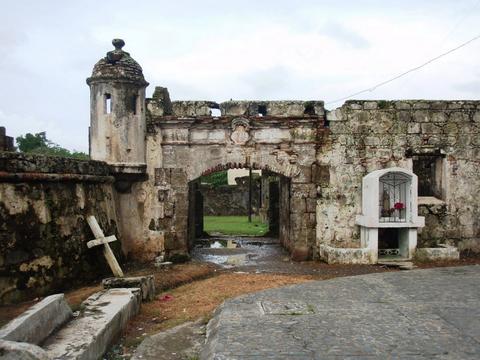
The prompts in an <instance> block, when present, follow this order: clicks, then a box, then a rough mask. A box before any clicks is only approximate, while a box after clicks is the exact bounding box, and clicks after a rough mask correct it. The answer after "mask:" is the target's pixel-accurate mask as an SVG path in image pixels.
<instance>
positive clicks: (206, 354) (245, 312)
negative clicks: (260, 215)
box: [201, 266, 480, 360]
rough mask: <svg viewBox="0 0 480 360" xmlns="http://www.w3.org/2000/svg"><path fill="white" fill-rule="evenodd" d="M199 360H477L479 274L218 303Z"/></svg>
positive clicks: (397, 278) (378, 281)
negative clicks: (220, 304) (219, 304)
mask: <svg viewBox="0 0 480 360" xmlns="http://www.w3.org/2000/svg"><path fill="white" fill-rule="evenodd" d="M201 359H209V360H211V359H217V360H226V359H242V360H247V359H248V360H253V359H256V360H258V359H262V360H268V359H275V360H282V359H285V360H287V359H289V360H295V359H480V266H466V267H453V268H437V269H428V270H414V271H406V272H395V273H382V274H370V275H362V276H355V277H345V278H337V279H332V280H327V281H319V282H317V281H315V282H310V283H306V284H302V285H295V286H289V287H284V288H279V289H274V290H268V291H263V292H259V293H255V294H251V295H247V296H243V297H239V298H236V299H232V300H229V301H227V302H225V303H224V304H223V305H222V306H221V307H219V308H218V309H217V311H216V313H215V316H214V318H213V319H212V321H210V323H209V325H208V331H207V343H206V346H205V347H204V349H203V351H202V353H201Z"/></svg>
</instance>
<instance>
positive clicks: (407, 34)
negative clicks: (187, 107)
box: [0, 0, 480, 151]
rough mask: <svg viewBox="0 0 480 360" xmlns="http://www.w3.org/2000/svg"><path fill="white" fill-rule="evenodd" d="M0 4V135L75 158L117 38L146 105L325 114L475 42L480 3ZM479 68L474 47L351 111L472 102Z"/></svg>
mask: <svg viewBox="0 0 480 360" xmlns="http://www.w3.org/2000/svg"><path fill="white" fill-rule="evenodd" d="M1 1H2V6H1V9H2V10H1V13H0V84H1V85H0V126H6V128H7V134H9V135H11V136H19V135H21V134H25V133H27V132H40V131H46V132H47V137H48V138H49V139H51V140H53V141H54V142H56V143H58V144H60V145H61V146H64V147H67V148H69V149H77V150H82V151H87V149H88V126H89V121H90V120H89V88H88V86H87V85H86V83H85V79H86V78H87V77H88V76H89V75H90V73H91V70H92V67H93V65H94V64H95V62H96V61H97V60H99V59H100V58H101V57H103V56H105V53H106V52H107V51H110V50H111V49H112V45H111V40H112V39H113V38H116V37H118V38H123V39H124V40H125V42H126V46H125V47H124V50H126V51H128V52H130V54H131V55H132V57H133V58H134V59H135V60H137V61H138V62H139V63H140V65H141V66H142V67H143V71H144V75H145V78H146V79H147V81H149V82H150V86H149V87H148V88H147V96H150V95H151V94H152V93H153V90H154V87H155V86H166V87H168V89H169V91H170V96H171V98H172V100H182V99H189V100H213V101H218V102H221V101H225V100H229V99H237V100H246V99H265V100H268V99H270V100H282V99H304V100H324V101H326V102H328V101H330V100H334V99H337V98H340V97H343V96H347V95H349V94H351V93H355V92H357V91H359V90H363V89H365V88H370V87H371V86H373V85H374V84H376V83H378V82H381V81H383V80H386V79H388V78H390V77H392V76H395V75H397V74H399V73H401V72H403V71H405V70H408V69H409V68H411V67H414V66H417V65H419V64H421V63H423V62H425V61H427V60H429V59H430V58H433V57H435V56H437V55H439V54H441V53H442V52H445V51H447V50H449V49H450V48H454V47H456V46H457V45H459V44H461V43H463V42H465V41H467V40H469V39H471V38H473V37H475V36H476V35H480V5H479V3H480V0H449V1H447V0H431V1H430V0H425V1H420V0H415V1H411V0H402V1H385V0H383V1H380V0H378V1H375V0H370V1H366V0H365V1H361V0H351V1H342V0H334V1H322V0H317V1H313V0H297V1H292V0H287V1H284V0H266V1H261V0H256V1H249V0H242V1H226V0H219V1H214V0H202V1H193V0H191V1H182V0H176V1H172V0H168V1H163V0H152V1H143V0H137V1H132V0H129V1H122V0H116V1H110V0H103V1H87V0H82V1H65V0H62V1H53V0H41V1H39V0H30V1H22V0H15V1H7V0H1ZM479 60H480V40H478V41H476V42H473V43H471V44H470V45H469V46H466V47H464V48H462V49H460V50H458V51H456V52H454V53H452V54H450V55H448V56H446V57H444V58H442V59H440V60H439V61H436V62H434V63H432V64H430V65H429V66H427V67H425V68H424V69H421V70H420V71H418V72H415V73H413V74H410V75H408V76H406V77H404V78H402V79H400V80H397V81H395V82H393V83H391V84H388V85H386V86H384V87H380V88H378V89H376V90H375V91H372V92H369V93H367V94H362V95H361V96H358V97H357V98H362V99H367V98H372V99H415V98H423V99H479V98H480V96H479V95H480V66H479ZM341 104H342V102H338V103H334V104H327V105H326V106H327V108H330V109H331V108H335V107H337V106H340V105H341Z"/></svg>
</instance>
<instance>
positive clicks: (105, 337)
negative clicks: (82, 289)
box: [42, 288, 141, 360]
mask: <svg viewBox="0 0 480 360" xmlns="http://www.w3.org/2000/svg"><path fill="white" fill-rule="evenodd" d="M140 303H141V293H140V289H138V288H116V289H108V290H104V291H100V292H98V293H95V294H93V295H92V296H90V297H89V298H88V299H87V300H85V301H84V302H83V303H82V305H81V310H80V314H79V315H78V316H77V317H76V318H74V319H73V320H72V321H70V322H69V323H67V324H66V325H65V326H64V327H63V328H61V329H60V330H59V331H58V332H56V333H54V334H53V335H52V336H50V337H49V338H48V339H47V340H46V341H45V343H44V344H43V346H42V347H43V349H44V350H45V351H46V353H47V354H48V356H49V357H50V358H51V359H72V360H73V359H78V360H93V359H98V358H100V357H101V356H102V355H103V354H104V353H105V351H106V350H107V349H108V347H109V346H110V345H111V344H112V342H113V341H114V340H115V339H116V338H117V337H118V336H119V335H120V333H121V330H122V329H123V328H124V327H125V326H126V324H127V322H128V321H129V319H131V318H132V317H133V316H135V315H136V314H137V313H138V311H139V310H140Z"/></svg>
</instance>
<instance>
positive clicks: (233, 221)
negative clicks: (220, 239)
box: [203, 216, 268, 236]
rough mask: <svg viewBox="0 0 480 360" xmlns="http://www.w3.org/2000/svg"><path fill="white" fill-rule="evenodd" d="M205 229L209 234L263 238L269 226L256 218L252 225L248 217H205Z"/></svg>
mask: <svg viewBox="0 0 480 360" xmlns="http://www.w3.org/2000/svg"><path fill="white" fill-rule="evenodd" d="M203 229H204V230H205V231H206V232H207V233H209V234H212V233H221V234H224V235H250V236H252V235H253V236H263V235H265V233H266V232H267V231H268V224H265V223H263V222H261V221H260V218H258V217H256V216H254V217H253V219H252V222H251V223H249V222H248V216H204V217H203Z"/></svg>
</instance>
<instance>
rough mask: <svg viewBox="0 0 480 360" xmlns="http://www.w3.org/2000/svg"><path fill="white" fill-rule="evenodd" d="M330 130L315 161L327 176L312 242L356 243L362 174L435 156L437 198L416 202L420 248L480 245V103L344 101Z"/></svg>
mask: <svg viewBox="0 0 480 360" xmlns="http://www.w3.org/2000/svg"><path fill="white" fill-rule="evenodd" d="M327 120H328V121H329V133H328V135H326V136H325V138H324V140H323V141H322V142H321V145H320V148H319V151H318V153H317V162H318V165H319V169H321V171H322V173H323V174H324V177H326V178H328V181H323V182H322V183H321V184H320V185H321V186H320V188H319V189H320V191H319V192H320V195H319V199H318V205H317V244H318V245H319V244H322V243H324V244H329V245H331V246H334V247H341V248H351V247H353V248H358V247H359V246H360V234H359V228H358V226H356V225H355V215H356V214H360V213H361V201H362V198H361V190H362V189H361V184H362V178H363V176H365V175H366V174H367V173H369V172H371V171H373V170H377V169H382V168H387V167H393V166H399V167H404V168H407V169H410V170H412V154H413V155H415V154H416V155H418V154H436V155H438V156H439V158H441V162H442V166H443V169H442V171H443V184H442V186H443V195H442V198H441V199H433V198H420V199H419V216H425V222H426V226H425V228H423V229H420V231H419V236H418V246H419V247H429V246H432V245H434V244H437V243H445V242H447V243H450V244H452V245H458V246H459V247H460V248H464V247H469V248H472V247H477V249H478V246H479V245H478V244H479V241H480V239H479V238H480V205H479V201H478V200H479V197H478V194H479V193H480V177H479V176H478V171H479V169H480V134H479V130H480V102H478V101H388V102H387V101H348V102H346V103H345V105H343V106H342V107H340V108H338V109H336V110H334V111H332V112H330V113H328V114H327Z"/></svg>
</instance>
